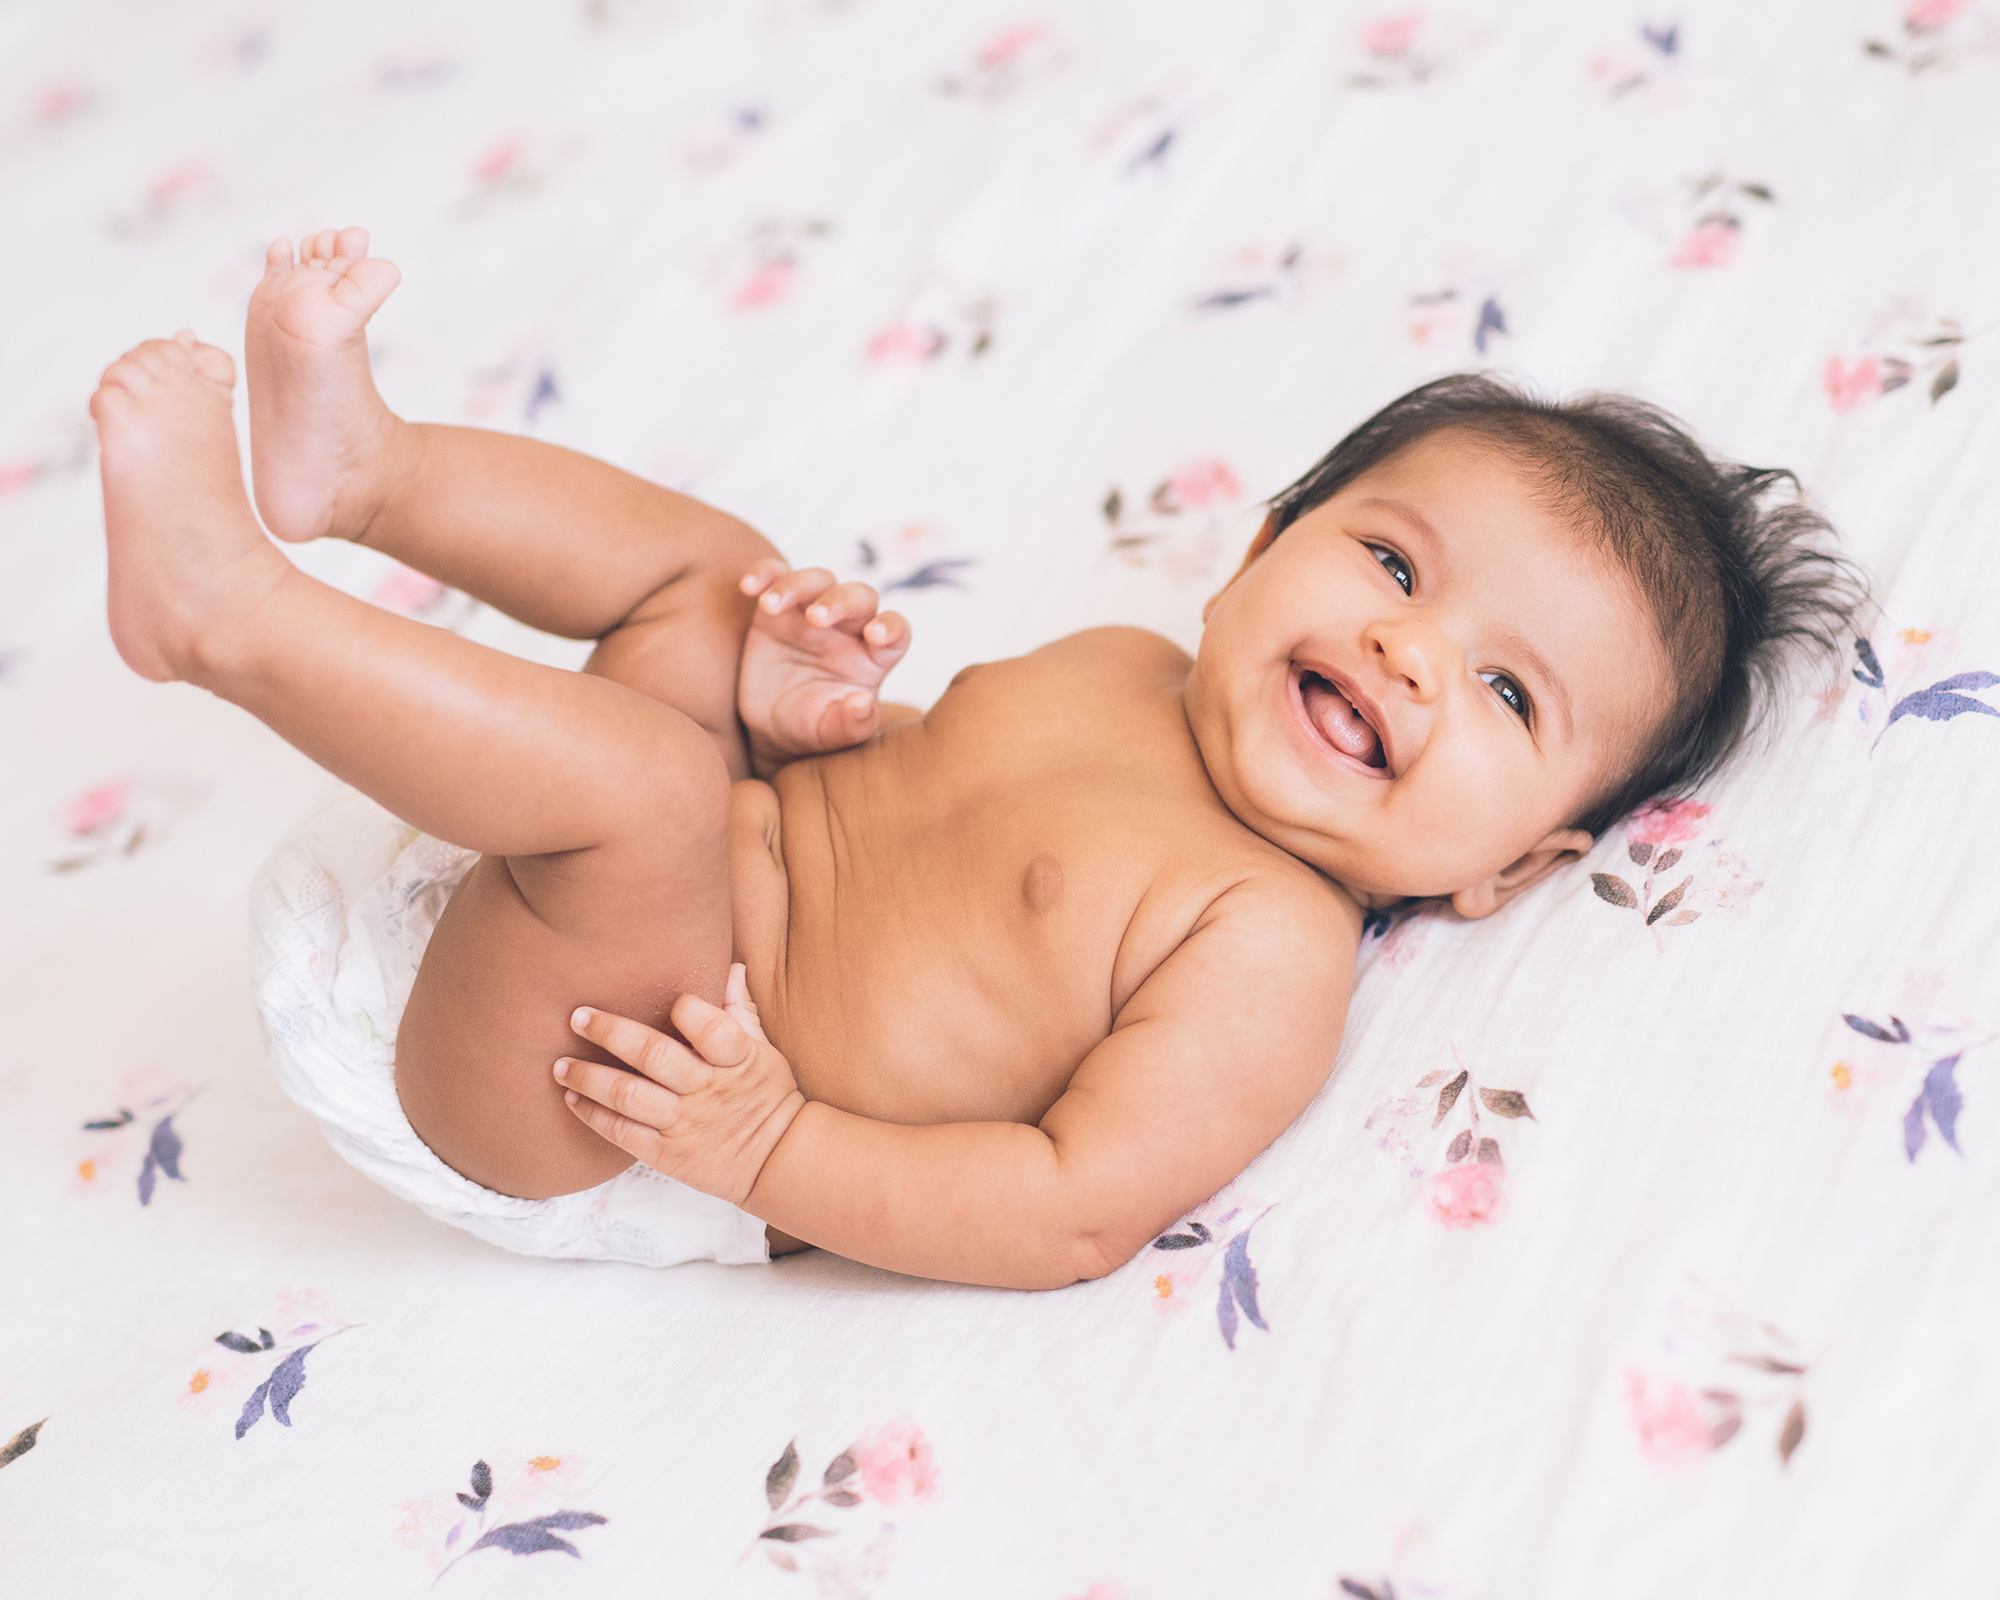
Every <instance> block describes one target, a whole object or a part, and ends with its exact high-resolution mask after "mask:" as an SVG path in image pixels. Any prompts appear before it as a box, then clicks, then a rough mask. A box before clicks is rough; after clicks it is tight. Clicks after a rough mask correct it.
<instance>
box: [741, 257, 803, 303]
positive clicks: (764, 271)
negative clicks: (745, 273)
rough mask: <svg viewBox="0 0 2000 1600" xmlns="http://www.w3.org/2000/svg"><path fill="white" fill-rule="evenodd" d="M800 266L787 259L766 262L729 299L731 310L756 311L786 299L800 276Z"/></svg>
mask: <svg viewBox="0 0 2000 1600" xmlns="http://www.w3.org/2000/svg"><path fill="white" fill-rule="evenodd" d="M798 272H799V264H798V263H797V262H796V261H792V260H790V259H788V258H785V257H780V258H779V259H778V260H776V261H766V262H765V263H763V265H761V266H759V267H758V268H757V269H756V270H755V271H753V272H752V273H751V274H750V276H749V277H747V278H745V279H744V280H743V282H742V283H741V284H740V285H739V286H738V287H737V290H736V293H735V294H733V295H731V296H730V298H729V304H730V308H731V309H732V310H735V311H755V310H757V309H758V308H759V307H760V306H768V305H775V304H777V302H778V301H780V300H782V299H784V297H785V296H786V294H787V293H789V292H790V290H791V287H792V280H793V279H794V278H795V277H797V276H798Z"/></svg>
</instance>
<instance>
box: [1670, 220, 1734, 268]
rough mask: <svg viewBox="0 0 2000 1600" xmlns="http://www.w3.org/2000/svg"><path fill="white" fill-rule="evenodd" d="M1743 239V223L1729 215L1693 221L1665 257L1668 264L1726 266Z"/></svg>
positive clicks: (1676, 265)
mask: <svg viewBox="0 0 2000 1600" xmlns="http://www.w3.org/2000/svg"><path fill="white" fill-rule="evenodd" d="M1742 242H1743V225H1742V223H1740V222H1738V221H1737V220H1736V219H1735V218H1733V217H1712V218H1710V219H1709V220H1708V221H1707V222H1702V223H1697V224H1696V225H1695V227H1694V228H1693V229H1692V230H1691V231H1689V232H1688V233H1687V234H1685V235H1684V236H1683V237H1682V239H1681V242H1680V243H1679V244H1677V245H1675V246H1674V249H1673V253H1672V254H1671V255H1669V256H1668V257H1667V265H1668V266H1670V267H1726V266H1728V265H1729V263H1730V262H1732V261H1734V260H1735V259H1736V251H1737V247H1738V246H1739V245H1741V244H1742Z"/></svg>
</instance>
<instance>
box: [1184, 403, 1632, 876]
mask: <svg viewBox="0 0 2000 1600" xmlns="http://www.w3.org/2000/svg"><path fill="white" fill-rule="evenodd" d="M1260 542H1261V541H1260ZM1253 554H1254V559H1252V560H1251V561H1250V562H1249V563H1248V565H1247V566H1246V567H1245V569H1244V570H1243V571H1242V572H1240V573H1239V574H1238V575H1237V577H1236V578H1235V579H1234V580H1233V581H1232V582H1231V584H1230V585H1229V587H1228V588H1226V589H1225V590H1223V592H1222V593H1221V594H1220V595H1218V596H1217V597H1216V599H1215V601H1214V602H1213V603H1212V604H1211V607H1210V610H1209V614H1208V626H1207V630H1206V632H1205V633H1204V634H1203V637H1202V642H1201V651H1200V654H1199V656H1198V658H1197V660H1196V662H1195V667H1194V671H1193V672H1192V674H1190V676H1189V679H1188V685H1187V694H1186V701H1187V709H1188V719H1189V722H1190V724H1191V726H1192V727H1193V730H1194V734H1195V738H1196V740H1197V742H1198V743H1199V745H1200V747H1201V753H1202V759H1203V761H1204V762H1205V763H1206V765H1207V767H1208V772H1209V776H1210V778H1211V779H1212V780H1213V782H1214V783H1215V786H1216V788H1217V790H1218V791H1219V792H1220V794H1221V796H1222V798H1223V800H1224V801H1225V802H1226V803H1227V804H1228V806H1229V808H1230V809H1231V810H1232V811H1233V812H1235V813H1236V815H1237V816H1238V817H1239V818H1240V819H1241V820H1242V821H1243V822H1244V823H1245V824H1246V825H1248V826H1249V827H1251V828H1254V829H1255V830H1256V831H1257V832H1258V833H1260V834H1262V835H1263V836H1264V837H1265V838H1267V839H1269V840H1271V841H1272V842H1273V843H1274V844H1277V845H1280V846H1282V847H1283V848H1284V849H1286V850H1288V851H1290V852H1291V853H1292V854H1293V855H1296V856H1298V857H1300V858H1301V859H1302V860H1305V861H1308V862H1310V863H1312V864H1313V865H1314V866H1316V867H1318V868H1319V869H1320V870H1321V871H1322V872H1325V873H1326V874H1327V875H1328V876H1329V877H1332V878H1333V879H1335V880H1336V881H1337V882H1339V883H1342V884H1344V885H1345V886H1346V887H1347V888H1348V889H1350V890H1352V891H1353V892H1355V893H1356V894H1357V895H1358V896H1360V897H1361V898H1363V899H1364V900H1367V901H1379V900H1381V899H1387V898H1400V897H1402V896H1406V895H1457V896H1459V905H1460V909H1461V910H1464V911H1468V912H1470V913H1471V914H1474V915H1477V914H1481V913H1483V912H1484V911H1485V910H1490V909H1492V904H1494V903H1498V901H1496V900H1493V899H1492V897H1491V896H1486V897H1484V898H1482V894H1483V891H1482V890H1480V889H1479V888H1478V887H1477V886H1479V885H1481V884H1493V883H1496V882H1497V883H1498V885H1499V888H1500V890H1501V892H1500V893H1499V895H1498V900H1504V899H1505V898H1507V895H1508V894H1510V893H1512V892H1516V891H1517V890H1518V889H1519V888H1521V887H1525V883H1523V882H1520V881H1517V880H1519V879H1522V878H1526V880H1527V881H1528V882H1532V881H1533V879H1534V878H1535V877H1538V876H1540V874H1541V871H1544V870H1547V868H1548V867H1549V866H1553V865H1555V864H1557V862H1558V861H1559V860H1562V859H1567V858H1568V855H1569V854H1570V853H1573V852H1574V851H1576V850H1578V849H1582V848H1587V847H1588V845H1589V842H1590V841H1589V836H1588V835H1587V834H1584V833H1582V832H1580V831H1578V830H1575V829H1572V828H1569V827H1568V821H1569V819H1570V818H1572V817H1575V816H1577V815H1578V814H1579V813H1580V812H1581V811H1582V810H1583V809H1584V808H1585V807H1586V806H1587V805H1588V804H1589V803H1590V802H1591V801H1592V800H1593V799H1594V798H1596V796H1598V795H1599V794H1600V793H1601V792H1602V791H1603V790H1604V788H1605V787H1606V785H1607V784H1608V783H1609V782H1611V781H1612V780H1613V779H1614V778H1616V777H1617V776H1618V775H1619V773H1620V772H1621V771H1622V770H1624V768H1625V767H1626V766H1627V765H1629V763H1630V762H1631V759H1632V757H1633V755H1634V753H1635V752H1637V751H1638V750H1639V749H1640V748H1641V747H1642V745H1643V741H1644V740H1645V739H1646V738H1648V737H1649V736H1650V733H1651V730H1652V729H1653V727H1654V725H1655V723H1656V722H1657V720H1658V718H1659V716H1660V715H1661V712H1662V710H1663V708H1664V707H1665V706H1666V705H1667V704H1668V703H1669V693H1670V690H1669V683H1670V679H1669V676H1668V672H1667V668H1666V663H1665V660H1664V655H1663V651H1662V649H1661V646H1660V644H1659V641H1658V633H1657V629H1656V628H1655V626H1654V623H1653V621H1652V617H1651V613H1650V611H1649V610H1648V608H1647V606H1646V604H1645V601H1644V599H1643V598H1642V596H1641V595H1640V593H1639V591H1638V589H1637V587H1636V585H1635V584H1634V583H1633V582H1632V580H1631V579H1630V578H1629V577H1627V576H1626V575H1625V573H1624V572H1623V571H1622V570H1620V569H1619V568H1618V567H1616V566H1615V565H1614V564H1612V563H1611V562H1610V560H1609V559H1608V558H1607V557H1605V556H1604V555H1602V554H1601V553H1600V552H1598V551H1597V550H1595V549H1594V548H1592V547H1591V546H1590V544H1589V543H1588V542H1587V541H1586V540H1584V539H1583V538H1582V537H1581V536H1580V535H1578V534H1577V533H1576V532H1575V531H1574V530H1573V529H1571V528H1570V527H1569V526H1568V525H1567V524H1566V523H1565V522H1564V521H1563V520H1562V519H1561V518H1560V517H1559V516H1557V515H1556V514H1554V513H1553V512H1552V511H1550V510H1549V509H1548V508H1547V507H1546V505H1544V504H1543V503H1542V501H1541V499H1540V497H1539V496H1538V495H1537V494H1536V492H1535V487H1534V484H1533V482H1532V480H1531V479H1530V478H1528V477H1527V476H1526V475H1525V473H1524V472H1523V470H1522V469H1520V468H1518V467H1516V466H1515V465H1513V464H1511V463H1510V462H1509V461H1508V460H1507V459H1506V458H1505V457H1504V456H1502V455H1501V454H1500V453H1499V452H1498V451H1496V450H1495V449H1494V448H1493V447H1492V446H1491V445H1489V444H1487V443H1486V442H1485V441H1483V440H1481V439H1479V438H1478V437H1477V436H1476V435H1471V434H1467V433H1463V432H1441V433H1436V434H1432V435H1431V436H1430V437H1428V438H1426V439H1424V440H1421V441H1420V442H1419V443H1417V444H1415V445H1413V446H1411V447H1410V448H1409V449H1407V450H1405V451H1404V452H1402V453H1401V454H1400V455H1398V456H1396V457H1394V458H1392V459H1391V460H1389V461H1387V462H1384V463H1383V464H1382V465H1381V466H1379V467H1376V468H1375V469H1373V470H1372V471H1370V472H1367V473H1364V474H1363V475H1362V476H1361V477H1359V478H1357V479H1356V480H1355V481H1354V482H1352V483H1350V484H1349V485H1348V486H1347V487H1346V488H1344V489H1343V490H1341V491H1340V493H1339V494H1337V495H1335V496H1334V497H1333V498H1332V499H1330V500H1328V501H1327V502H1326V503H1325V504H1323V505H1321V506H1318V507H1317V508H1315V509H1314V510H1312V511H1311V512H1308V513H1307V514H1306V515H1305V516H1303V517H1301V518H1300V519H1299V520H1298V521H1297V522H1294V523H1293V524H1292V525H1291V526H1290V527H1288V528H1286V529H1285V530H1284V532H1283V533H1282V534H1281V535H1279V536H1278V537H1277V538H1276V539H1275V540H1273V541H1272V542H1271V543H1270V544H1269V546H1268V548H1265V549H1263V550H1262V551H1261V553H1257V552H1255V550H1254V547H1253ZM1538 851H1541V852H1544V855H1543V856H1537V855H1536V852H1538ZM1523 862H1527V865H1526V866H1522V865H1520V864H1521V863H1523ZM1538 863H1539V865H1538ZM1510 868H1511V869H1513V871H1512V875H1511V877H1510V876H1509V872H1510ZM1496 875H1498V876H1497V878H1496Z"/></svg>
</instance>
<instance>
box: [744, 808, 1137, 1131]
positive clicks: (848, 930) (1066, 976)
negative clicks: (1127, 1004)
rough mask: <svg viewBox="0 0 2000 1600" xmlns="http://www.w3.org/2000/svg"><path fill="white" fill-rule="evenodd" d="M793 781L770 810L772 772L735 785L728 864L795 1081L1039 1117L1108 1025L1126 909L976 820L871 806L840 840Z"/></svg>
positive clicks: (769, 1017) (843, 1100) (909, 1119)
mask: <svg viewBox="0 0 2000 1600" xmlns="http://www.w3.org/2000/svg"><path fill="white" fill-rule="evenodd" d="M802 778H803V775H799V776H796V777H794V776H788V777H787V778H786V779H785V802H784V806H783V811H782V821H781V817H780V809H779V804H778V798H777V794H776V793H775V792H774V791H773V790H772V788H771V787H770V786H769V785H766V784H761V783H758V784H752V783H739V784H738V785H737V786H736V791H737V794H736V809H735V816H734V828H733V834H732V849H733V856H732V870H731V887H732V890H733V892H734V895H735V911H736V945H737V950H736V955H737V959H738V960H740V961H742V962H743V963H744V964H745V966H746V968H747V970H748V976H749V980H750V992H751V997H752V998H753V999H754V1000H755V1001H756V1002H757V1005H758V1009H759V1012H760V1014H761V1016H762V1019H763V1022H764V1026H765V1030H766V1032H767V1033H768V1034H769V1036H770V1038H771V1042H772V1043H773V1044H775V1045H777V1047H778V1048H779V1049H780V1050H782V1051H783V1052H784V1053H785V1056H786V1058H787V1059H788V1060H789V1061H790V1062H791V1064H792V1069H793V1071H794V1072H795V1073H796V1074H797V1076H798V1080H799V1087H800V1088H801V1089H802V1090H803V1091H804V1092H805V1094H806V1095H807V1097H808V1098H810V1099H814V1100H823V1101H825V1102H826V1103H827V1104H829V1105H833V1106H837V1107H839V1108H840V1109H842V1110H844V1111H852V1112H854V1113H856V1114H857V1115H860V1116H868V1117H874V1118H877V1119H880V1120H883V1121H888V1122H900V1123H935V1122H968V1121H1005V1122H1028V1123H1033V1122H1038V1121H1040V1119H1041V1117H1042V1116H1043V1114H1044V1113H1045V1112H1046V1111H1047V1110H1048V1108H1049V1107H1050V1106H1051V1105H1053V1104H1054V1103H1055V1101H1056V1100H1057V1099H1058V1098H1059V1097H1060V1096H1061V1095H1062V1093H1063V1091H1064V1090H1065V1089H1066V1088H1067V1087H1068V1085H1069V1080H1070V1078H1071V1076H1072V1075H1073V1074H1074V1073H1075V1071H1076V1068H1077V1066H1078V1065H1079V1064H1080V1063H1081V1061H1082V1060H1083V1058H1084V1056H1085V1055H1087V1054H1088V1053H1089V1052H1090V1050H1091V1049H1092V1048H1094V1047H1095V1046H1096V1044H1097V1043H1098V1042H1099V1041H1100V1040H1102V1039H1103V1038H1104V1036H1105V1034H1106V1033H1107V1032H1108V1031H1109V1029H1110V1026H1111V1016H1110V1011H1109V1000H1108V996H1109V994H1110V992H1111V981H1110V963H1111V960H1112V958H1113V955H1114V953H1115V950H1116V946H1117V942H1118V941H1117V936H1116V934H1117V929H1119V928H1122V927H1123V925H1124V922H1125V920H1126V919H1127V918H1128V917H1129V915H1130V908H1129V906H1127V907H1126V908H1125V909H1124V910H1122V911H1120V910H1118V909H1117V908H1115V907H1114V906H1111V905H1110V904H1108V903H1107V902H1106V899H1105V897H1104V896H1103V895H1102V894H1098V895H1091V894H1089V893H1087V889H1088V887H1089V886H1088V885H1087V884H1085V883H1082V882H1078V881H1076V880H1077V879H1079V878H1087V877H1088V876H1089V874H1088V872H1087V871H1080V870H1079V869H1080V868H1081V867H1082V866H1083V864H1082V863H1080V862H1075V861H1070V862H1064V861H1061V860H1059V859H1058V858H1057V855H1056V853H1054V852H1036V851H1033V850H1029V849H1026V848H1025V847H1019V846H1011V847H1010V844H1009V843H1007V842H994V841H992V840H987V841H985V842H983V843H982V842H980V841H979V840H978V838H977V835H978V831H979V830H967V832H968V833H970V834H971V835H973V836H972V837H959V838H957V839H956V840H954V839H952V838H949V837H947V838H943V839H939V838H935V837H930V836H928V835H927V831H926V830H924V829H922V828H920V827H909V828H899V827H897V826H896V819H895V818H894V817H893V816H892V815H884V814H880V813H878V814H876V815H875V816H873V818H872V819H871V826H870V829H869V833H870V835H871V837H869V838H864V839H855V838H850V837H847V836H844V835H843V834H842V833H841V831H840V829H839V828H838V827H835V826H829V825H828V812H827V809H826V806H825V802H824V796H823V794H821V795H817V796H816V795H815V793H814V791H813V786H811V785H809V784H808V783H806V782H803V781H801V779H802ZM1024 852H1025V853H1024ZM1017 857H1018V858H1019V859H1018V860H1017V859H1016V858H1017ZM1066 869H1067V870H1066ZM1017 878H1018V879H1019V882H1018V883H1017V882H1014V881H1013V880H1014V879H1017ZM1000 880H1004V881H1000ZM1065 880H1069V881H1067V882H1066V881H1065ZM1114 923H1115V926H1114V925H1113V924H1114Z"/></svg>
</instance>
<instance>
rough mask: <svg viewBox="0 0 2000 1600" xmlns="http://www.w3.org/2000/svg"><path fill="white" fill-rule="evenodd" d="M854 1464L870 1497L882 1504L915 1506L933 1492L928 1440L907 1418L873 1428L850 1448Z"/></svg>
mask: <svg viewBox="0 0 2000 1600" xmlns="http://www.w3.org/2000/svg"><path fill="white" fill-rule="evenodd" d="M854 1461H855V1465H856V1466H858V1467H859V1468H860V1469H861V1483H862V1486H863V1487H864V1488H865V1489H867V1491H868V1493H869V1494H870V1496H872V1497H873V1498H874V1499H876V1500H879V1501H881V1502H882V1503H883V1504H884V1505H891V1506H895V1505H901V1504H903V1502H905V1501H911V1502H914V1503H916V1504H918V1505H921V1504H923V1503H924V1502H925V1501H926V1500H928V1499H930V1497H931V1496H932V1495H933V1494H935V1493H936V1492H937V1468H936V1467H935V1466H934V1465H933V1464H932V1462H931V1446H930V1441H929V1440H928V1439H926V1438H925V1437H924V1431H923V1429H921V1428H919V1427H918V1426H917V1425H916V1423H914V1422H912V1421H911V1420H910V1419H909V1418H908V1417H900V1418H898V1419H897V1420H896V1421H894V1422H890V1423H885V1424H884V1425H883V1426H881V1427H879V1428H877V1429H876V1430H875V1431H874V1432H873V1433H872V1434H870V1435H869V1436H868V1437H867V1438H866V1439H864V1440H862V1441H861V1443H860V1444H858V1445H856V1446H855V1447H854Z"/></svg>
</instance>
